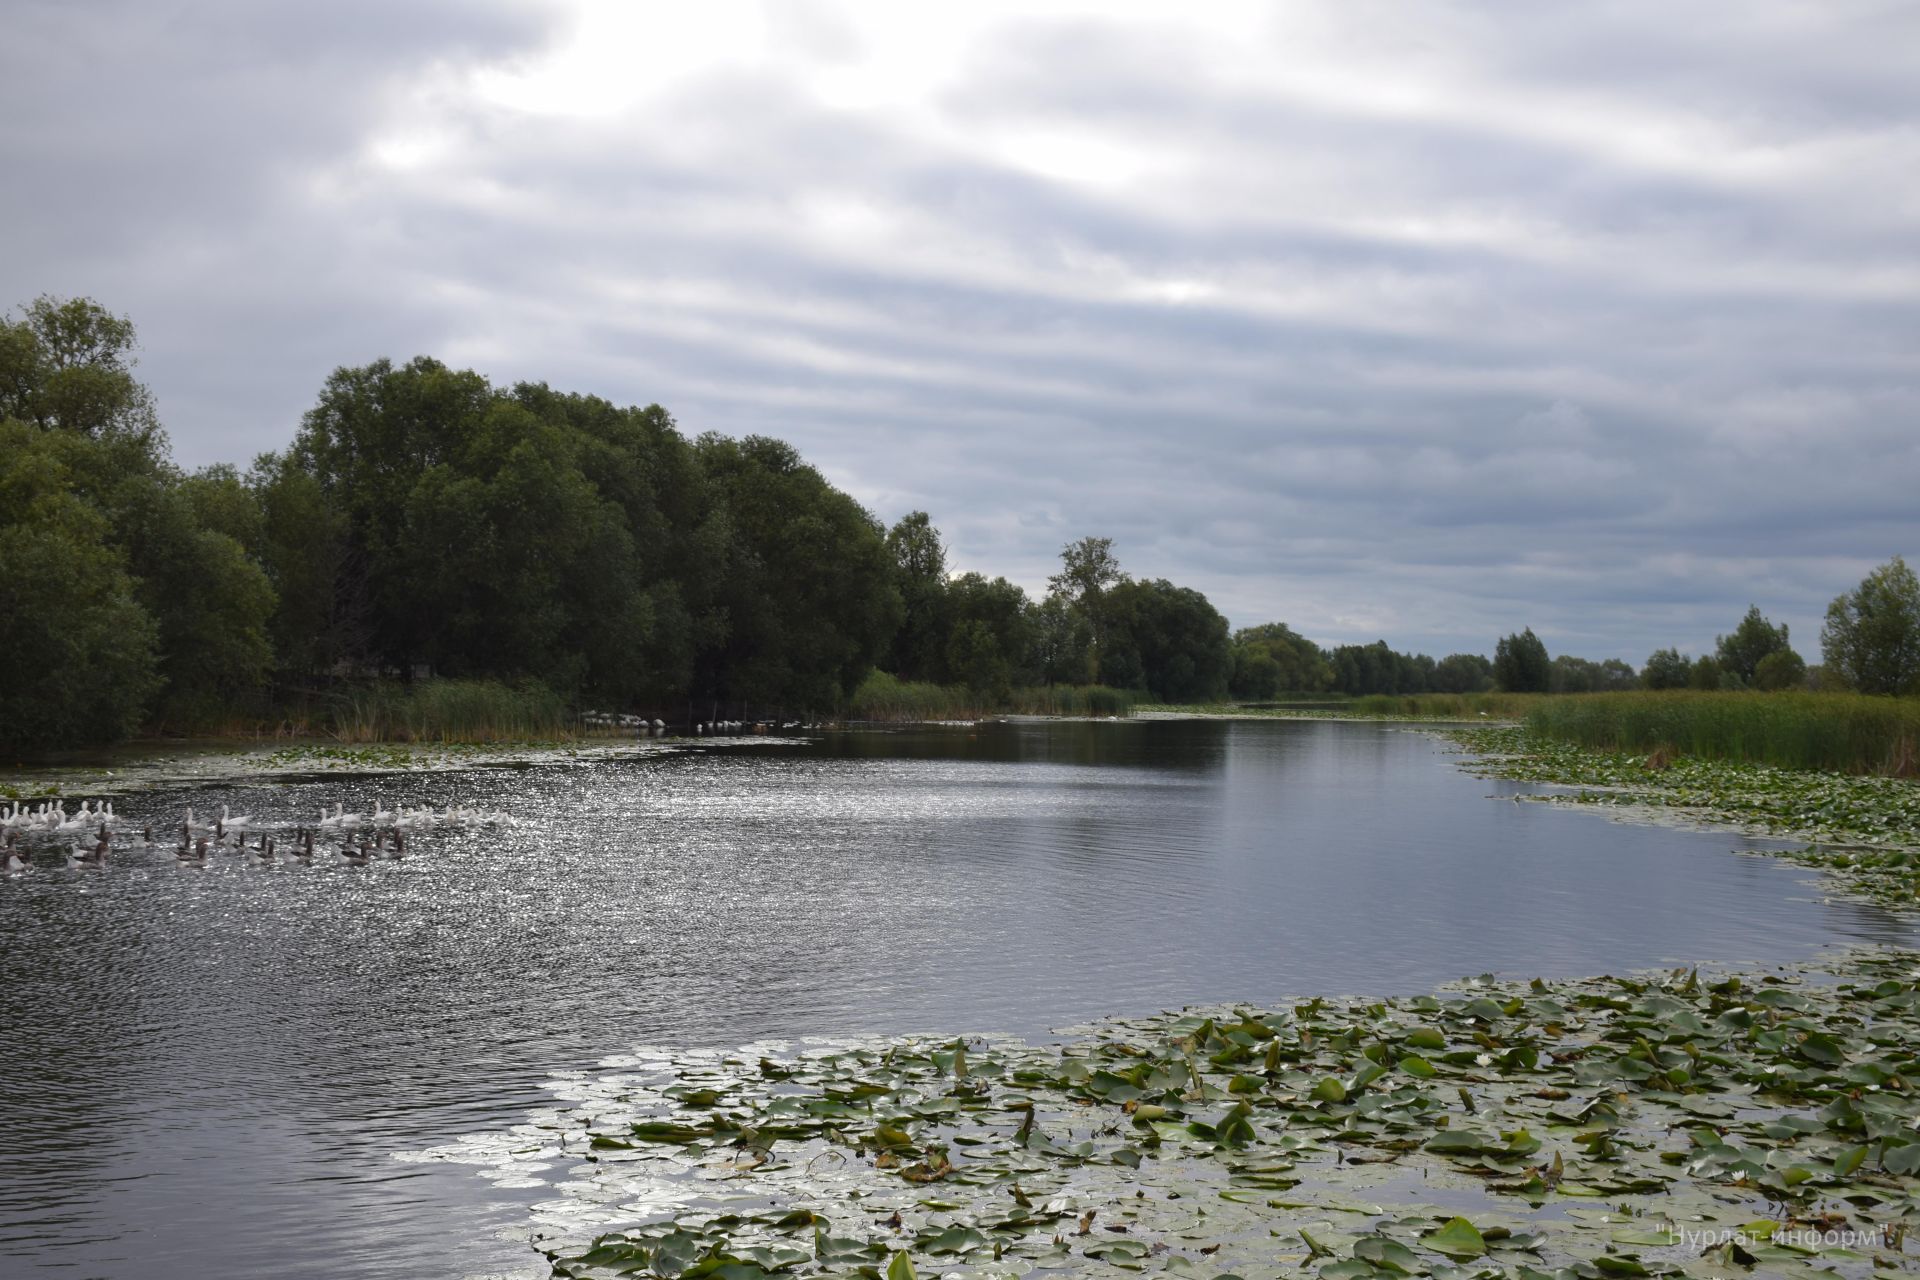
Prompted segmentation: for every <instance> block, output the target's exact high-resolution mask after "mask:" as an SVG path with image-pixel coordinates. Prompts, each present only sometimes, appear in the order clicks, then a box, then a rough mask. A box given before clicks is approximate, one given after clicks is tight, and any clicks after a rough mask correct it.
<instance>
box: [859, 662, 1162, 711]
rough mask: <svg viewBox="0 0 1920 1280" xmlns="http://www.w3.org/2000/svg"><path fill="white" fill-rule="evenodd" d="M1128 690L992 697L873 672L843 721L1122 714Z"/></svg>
mask: <svg viewBox="0 0 1920 1280" xmlns="http://www.w3.org/2000/svg"><path fill="white" fill-rule="evenodd" d="M1133 705H1134V695H1133V694H1131V693H1128V692H1126V691H1125V690H1122V689H1110V688H1108V687H1107V686H1105V685H1097V684H1095V685H1065V684H1057V685H1044V686H1034V687H1032V688H1025V689H1015V690H1013V691H1011V693H1009V694H1008V695H1007V696H1006V697H1005V698H997V697H994V696H992V695H990V694H985V693H981V692H979V691H978V690H974V689H969V688H967V687H966V686H965V685H948V684H929V683H926V682H924V681H918V680H900V679H897V678H895V677H893V676H890V675H888V674H887V673H886V672H884V671H876V672H874V673H873V674H872V675H870V676H868V677H867V678H866V680H864V681H862V682H861V685H860V687H859V688H858V689H856V690H854V693H853V697H852V699H851V700H850V701H849V703H848V705H847V709H846V717H847V719H849V720H891V721H912V720H978V719H980V718H981V717H983V716H994V715H1030V716H1126V715H1131V714H1132V713H1133Z"/></svg>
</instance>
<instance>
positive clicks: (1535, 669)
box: [1493, 627, 1553, 693]
mask: <svg viewBox="0 0 1920 1280" xmlns="http://www.w3.org/2000/svg"><path fill="white" fill-rule="evenodd" d="M1493 678H1494V682H1495V683H1497V684H1498V685H1499V686H1500V688H1501V689H1502V690H1504V691H1506V692H1507V693H1545V692H1546V691H1547V690H1548V688H1549V687H1551V685H1552V682H1553V664H1552V663H1551V662H1549V661H1548V660H1547V646H1546V645H1545V644H1543V643H1542V642H1541V640H1540V637H1539V636H1536V635H1534V634H1533V628H1532V627H1528V628H1527V629H1526V630H1525V631H1522V632H1520V634H1518V635H1511V636H1503V637H1501V640H1500V643H1499V644H1498V645H1496V646H1494V650H1493Z"/></svg>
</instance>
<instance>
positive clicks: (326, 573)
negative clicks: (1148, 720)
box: [0, 298, 1920, 748]
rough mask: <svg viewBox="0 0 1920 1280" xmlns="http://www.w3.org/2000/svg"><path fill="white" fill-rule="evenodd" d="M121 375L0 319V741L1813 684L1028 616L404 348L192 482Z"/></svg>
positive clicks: (903, 541)
mask: <svg viewBox="0 0 1920 1280" xmlns="http://www.w3.org/2000/svg"><path fill="white" fill-rule="evenodd" d="M134 350H135V334H134V329H133V325H132V324H131V323H130V322H129V321H128V320H127V319H125V318H124V317H120V316H116V315H113V314H112V313H110V312H108V311H106V310H105V309H104V308H102V307H100V306H99V305H98V304H96V303H94V302H92V301H89V300H86V299H75V300H58V299H52V298H41V299H39V300H37V301H35V302H33V303H30V304H28V305H27V306H25V307H24V308H22V309H21V310H20V312H19V313H18V315H17V316H14V317H6V318H0V744H5V745H9V746H15V747H27V748H47V747H56V746H62V745H69V744H78V743H89V742H100V741H107V740H112V739H115V738H119V737H124V736H126V735H128V734H131V733H133V732H136V731H138V730H141V729H143V728H146V729H153V728H160V729H167V728H176V729H179V728H193V727H197V726H204V725H207V724H212V723H221V722H230V721H232V720H233V719H235V718H237V717H246V716H269V715H272V714H274V713H275V712H276V710H278V709H281V708H284V707H287V706H289V705H294V704H299V703H302V702H310V701H312V700H314V699H324V698H325V697H327V696H328V695H329V692H330V691H332V690H336V689H338V688H339V687H340V686H342V685H343V684H351V683H353V682H364V681H366V680H369V679H380V678H396V677H397V678H401V679H410V678H415V677H417V676H419V675H424V674H433V675H438V676H455V677H468V678H476V679H492V680H500V681H505V682H517V683H525V682H529V681H538V682H540V683H541V684H542V685H544V686H546V687H547V688H549V689H551V690H552V691H554V692H555V693H558V694H559V695H561V696H562V697H564V698H566V699H567V700H569V701H570V702H571V703H572V704H573V705H575V706H599V707H652V708H660V709H668V708H672V707H673V706H675V705H677V704H681V703H687V704H690V714H691V704H707V703H712V704H717V705H735V704H742V703H744V704H748V705H754V706H759V707H767V708H786V709H791V710H795V711H812V712H821V713H829V712H831V711H832V710H833V709H835V708H836V707H838V706H840V705H842V704H843V703H844V701H845V699H846V698H847V697H848V696H849V695H850V693H851V692H852V691H853V690H854V689H855V688H856V687H857V686H858V684H859V683H860V681H861V680H862V679H863V678H864V677H865V676H866V675H867V674H868V673H869V672H871V671H873V670H875V669H876V668H877V669H881V670H885V671H888V672H890V673H892V674H893V675H895V676H897V677H899V678H901V679H903V680H924V681H929V682H934V683H940V684H948V685H964V686H966V687H968V688H969V689H971V690H973V691H975V692H976V693H979V694H982V695H985V696H986V697H988V698H993V697H1004V696H1005V695H1006V694H1007V693H1008V692H1009V691H1010V690H1012V689H1013V688H1016V687H1020V686H1025V685H1034V684H1074V685H1085V684H1104V685H1111V686H1114V687H1117V688H1120V689H1127V690H1136V691H1140V692H1142V693H1144V694H1146V695H1147V696H1149V697H1151V698H1153V699H1156V700H1160V701H1168V702H1205V701H1214V700H1219V699H1222V698H1225V697H1229V696H1231V697H1237V698H1243V699H1262V698H1270V697H1274V696H1277V695H1280V694H1283V693H1289V692H1302V693H1306V692H1335V693H1346V694H1367V693H1412V692H1462V693H1465V692H1474V691H1477V690H1480V689H1485V688H1488V687H1492V686H1495V685H1497V686H1499V687H1502V688H1510V689H1534V688H1540V689H1555V688H1560V689H1568V690H1574V689H1589V688H1592V689H1598V688H1615V687H1626V686H1627V685H1629V684H1632V683H1635V682H1639V683H1645V684H1649V685H1654V686H1655V687H1660V686H1659V685H1658V684H1656V682H1657V681H1665V680H1668V679H1670V678H1671V673H1672V672H1674V671H1678V670H1679V669H1680V667H1681V666H1684V667H1685V669H1686V680H1687V682H1688V683H1693V684H1701V683H1705V682H1709V681H1711V682H1712V684H1713V686H1714V687H1720V686H1721V685H1727V684H1733V683H1738V684H1740V685H1742V686H1747V685H1751V686H1753V687H1763V688H1764V687H1772V686H1773V685H1775V684H1777V683H1779V682H1781V681H1783V680H1784V681H1787V682H1791V681H1792V680H1794V679H1801V678H1804V674H1803V673H1804V664H1802V666H1801V667H1800V668H1793V667H1792V666H1791V662H1792V661H1797V659H1789V658H1785V657H1781V656H1780V655H1781V653H1782V652H1785V653H1787V654H1791V650H1790V649H1788V648H1787V645H1786V629H1785V627H1778V628H1774V627H1773V626H1772V624H1769V623H1767V622H1766V620H1765V619H1763V618H1761V617H1760V616H1759V613H1758V611H1757V610H1755V611H1754V612H1753V613H1752V614H1750V615H1749V618H1748V619H1747V620H1746V621H1744V622H1743V623H1742V624H1741V626H1740V627H1738V628H1736V630H1735V633H1734V635H1733V636H1731V637H1727V638H1723V640H1722V644H1721V647H1720V649H1719V650H1718V651H1716V654H1715V655H1713V656H1711V657H1710V658H1705V659H1700V660H1693V661H1691V662H1689V661H1687V660H1684V659H1680V658H1679V656H1678V655H1677V654H1673V653H1672V652H1671V651H1664V650H1663V651H1662V652H1661V653H1660V654H1656V655H1654V659H1652V660H1650V661H1649V663H1648V665H1647V668H1646V670H1645V671H1643V672H1641V673H1635V672H1633V671H1632V670H1631V669H1630V668H1627V667H1626V664H1624V663H1619V662H1617V661H1610V662H1607V663H1599V664H1594V663H1587V662H1584V661H1583V660H1581V659H1576V658H1570V657H1567V656H1562V657H1560V658H1556V659H1553V660H1551V661H1549V660H1548V658H1547V656H1546V652H1545V649H1544V646H1542V645H1541V644H1540V642H1539V641H1538V639H1537V638H1536V637H1534V636H1533V633H1532V632H1531V631H1530V630H1528V631H1524V632H1522V633H1519V634H1518V635H1515V636H1510V637H1507V638H1506V639H1505V640H1502V641H1501V642H1500V645H1499V647H1498V648H1497V649H1496V652H1495V654H1494V656H1493V658H1492V659H1487V658H1484V657H1481V656H1479V655H1475V654H1452V655H1449V656H1447V657H1445V658H1442V659H1440V660H1438V661H1435V660H1433V659H1431V658H1429V657H1427V656H1425V655H1419V654H1415V655H1408V654H1401V653H1397V652H1394V651H1393V650H1391V649H1389V648H1388V647H1387V645H1386V644H1385V642H1383V641H1382V642H1375V643H1374V644H1371V645H1343V646H1339V647H1336V648H1333V649H1330V650H1329V649H1322V648H1320V647H1319V646H1318V645H1315V644H1314V643H1313V642H1311V641H1309V640H1307V639H1305V638H1304V637H1302V636H1300V635H1299V634H1298V633H1296V632H1294V631H1293V630H1291V629H1290V628H1288V627H1287V626H1286V625H1284V624H1282V623H1270V624H1267V625H1264V626H1258V627H1251V628H1247V629H1244V630H1241V631H1239V632H1237V633H1231V634H1230V632H1229V628H1228V625H1227V621H1226V619H1225V618H1224V617H1223V616H1222V615H1221V614H1220V613H1219V611H1218V610H1216V609H1215V608H1214V607H1213V606H1212V604H1211V603H1210V602H1209V601H1208V600H1207V599H1206V597H1205V596H1204V595H1202V594H1201V593H1200V592H1198V591H1195V590H1193V589H1191V588H1188V587H1182V586H1178V585H1176V584H1174V583H1172V582H1169V581H1167V580H1165V579H1159V578H1155V579H1136V578H1133V577H1131V576H1129V575H1128V574H1127V573H1126V572H1125V571H1123V569H1122V568H1121V566H1120V563H1119V561H1118V559H1117V557H1116V555H1115V552H1114V549H1113V543H1112V540H1111V539H1107V538H1098V537H1088V538H1083V539H1080V540H1079V541H1077V542H1074V543H1072V544H1070V545H1068V546H1067V547H1066V548H1064V550H1063V553H1062V557H1061V569H1060V572H1059V573H1058V574H1056V575H1054V577H1053V578H1051V579H1050V580H1049V582H1048V590H1047V593H1046V594H1045V596H1043V597H1042V598H1040V599H1037V600H1035V599H1032V598H1030V597H1029V596H1028V595H1027V593H1026V592H1025V591H1024V590H1023V589H1022V588H1021V587H1019V586H1018V585H1017V584H1014V583H1012V582H1009V581H1008V580H1007V579H1005V578H1003V577H995V578H988V577H986V576H985V575H983V574H979V573H971V572H969V573H959V574H955V573H953V572H952V571H951V567H950V566H949V564H948V562H947V553H946V549H945V545H944V543H943V541H942V539H941V536H940V533H939V531H938V529H937V528H935V527H934V525H933V523H932V521H931V519H930V518H929V517H928V516H927V514H926V513H924V512H914V513H912V514H910V515H908V516H906V517H905V518H903V519H901V520H900V521H898V522H897V523H896V524H894V525H893V526H892V527H891V528H888V527H886V526H884V525H883V524H882V523H881V522H880V521H879V520H878V519H876V518H875V517H874V515H873V514H872V513H870V512H868V511H867V510H866V509H864V508H863V507H861V506H860V504H859V503H858V502H856V501H855V500H854V499H853V498H851V497H849V496H848V495H847V494H844V493H842V492H840V491H839V490H837V489H835V488H834V487H833V486H832V485H831V484H829V483H828V482H827V481H826V480H825V479H824V478H823V477H822V476H821V475H820V473H819V472H818V471H817V470H815V469H814V468H813V467H811V466H808V465H807V464H806V462H805V461H804V460H803V459H802V458H801V457H800V456H799V455H798V453H796V452H795V451H794V450H793V449H792V448H791V447H790V446H789V445H787V444H784V443H782V442H781V441H778V440H774V439H769V438H767V437H763V436H748V437H745V438H742V439H733V438H729V437H725V436H721V435H717V434H705V435H699V436H695V437H692V438H689V437H688V436H686V435H684V434H682V432H681V431H680V430H679V427H678V425H677V424H676V423H675V422H674V420H673V418H672V417H671V416H670V415H669V414H668V413H667V411H666V410H664V409H662V408H661V407H659V406H658V405H650V406H647V407H645V408H638V407H620V406H616V405H614V404H612V403H610V402H608V401H606V400H603V399H600V398H598V397H595V396H589V395H580V394H575V393H569V392H561V391H556V390H554V389H553V388H551V387H549V386H547V385H546V384H544V383H516V384H514V385H512V386H509V387H498V386H494V385H493V384H492V383H490V382H489V381H488V380H487V379H486V378H485V377H483V376H482V375H480V374H478V373H475V372H472V371H470V370H456V369H452V368H449V367H447V366H446V365H444V364H442V363H440V362H438V361H436V360H432V359H427V358H420V359H415V360H413V361H410V362H408V363H406V364H400V365H396V364H394V363H392V362H391V361H387V360H378V361H375V362H373V363H371V364H368V365H365V366H362V367H358V368H342V369H339V370H336V371H335V372H334V373H333V374H332V376H330V377H329V378H328V379H327V380H326V383H325V385H324V386H323V387H322V388H321V390H320V394H319V396H318V399H317V401H316V403H315V405H314V407H313V408H312V409H311V410H310V411H308V412H307V413H306V415H305V416H304V417H303V419H302V421H301V423H300V425H299V427H298V430H297V431H296V433H295V435H294V438H293V440H292V442H291V443H290V444H289V445H288V446H287V447H286V448H284V449H282V450H278V451H275V452H270V453H266V454H262V455H260V456H259V457H257V458H256V459H254V460H253V462H252V463H251V465H250V466H249V467H248V468H247V469H245V470H244V471H242V470H240V469H239V468H236V467H234V466H231V465H226V464H218V465H214V466H209V467H204V468H201V469H199V470H197V471H193V472H187V471H184V470H182V469H181V468H179V467H178V466H176V465H175V464H174V463H173V461H172V459H171V454H170V449H169V445H168V441H167V437H166V434H165V432H164V431H163V430H162V429H161V426H160V423H159V420H158V417H157V414H156V412H155V408H154V404H153V399H152V397H151V395H150V394H149V393H148V391H147V389H146V388H145V387H144V386H143V385H141V383H140V382H139V381H138V379H137V378H136V377H135V376H134V373H133V365H134V360H133V353H134ZM1862 593H1864V594H1862ZM1851 599H1852V601H1853V602H1852V603H1851V604H1849V605H1848V606H1847V608H1846V609H1841V604H1842V602H1841V601H1836V603H1835V607H1836V609H1837V610H1840V612H1839V613H1838V614H1830V616H1829V631H1830V632H1831V633H1832V639H1831V642H1830V643H1829V644H1828V648H1827V668H1826V670H1827V672H1828V673H1830V674H1829V678H1831V679H1833V680H1835V681H1836V682H1837V681H1842V680H1844V681H1846V682H1850V683H1851V684H1853V685H1854V686H1856V687H1860V688H1864V689H1878V688H1881V687H1883V686H1885V687H1888V688H1889V689H1891V688H1906V687H1908V686H1910V685H1911V684H1912V683H1913V681H1914V679H1915V676H1916V670H1915V668H1916V667H1920V591H1916V590H1915V589H1914V587H1913V575H1912V574H1911V572H1909V571H1907V570H1906V568H1905V565H1904V563H1902V562H1901V561H1899V560H1897V559H1896V560H1895V561H1894V562H1893V563H1892V564H1891V565H1889V566H1887V567H1885V568H1883V569H1882V570H1880V571H1877V572H1876V575H1875V576H1874V577H1873V578H1870V579H1869V581H1868V582H1867V583H1863V584H1862V588H1861V592H1859V593H1855V597H1853V598H1851ZM1903 608H1904V609H1907V610H1908V613H1909V614H1911V615H1912V617H1911V618H1910V619H1909V621H1908V622H1907V623H1901V621H1900V619H1901V617H1903V616H1905V615H1901V614H1900V610H1901V609H1903ZM1902 625H1905V626H1907V627H1908V629H1909V632H1910V633H1911V636H1912V637H1914V639H1913V640H1911V641H1902V640H1900V639H1899V637H1900V636H1902V635H1906V634H1908V632H1902V631H1901V630H1900V627H1901V626H1902ZM1776 641H1777V643H1776ZM1902 643H1908V644H1909V648H1910V649H1911V650H1913V651H1912V652H1907V651H1904V650H1901V649H1900V644H1902ZM1849 646H1852V647H1849ZM1890 647H1891V650H1892V651H1893V657H1891V658H1888V657H1887V656H1886V655H1887V654H1888V652H1889V650H1890ZM1856 650H1857V654H1858V656H1855V655H1856ZM1903 654H1904V655H1905V656H1902V655H1903ZM1703 662H1704V663H1711V664H1712V665H1711V666H1710V667H1703V666H1702V663H1703ZM1703 672H1705V673H1707V674H1703Z"/></svg>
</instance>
